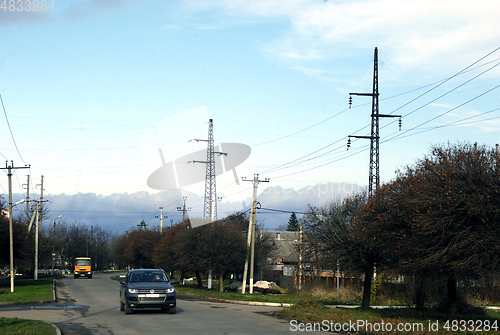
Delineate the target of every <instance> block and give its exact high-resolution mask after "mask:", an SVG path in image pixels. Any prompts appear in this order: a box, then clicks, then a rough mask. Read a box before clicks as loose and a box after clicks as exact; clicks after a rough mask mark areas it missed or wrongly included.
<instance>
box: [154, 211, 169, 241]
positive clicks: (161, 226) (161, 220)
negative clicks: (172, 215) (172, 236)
mask: <svg viewBox="0 0 500 335" xmlns="http://www.w3.org/2000/svg"><path fill="white" fill-rule="evenodd" d="M159 209H160V216H155V218H157V219H160V234H162V232H163V219H164V218H168V216H163V207H159Z"/></svg>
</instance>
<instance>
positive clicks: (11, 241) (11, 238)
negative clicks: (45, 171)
mask: <svg viewBox="0 0 500 335" xmlns="http://www.w3.org/2000/svg"><path fill="white" fill-rule="evenodd" d="M29 168H30V166H29V165H26V166H23V167H14V162H13V161H10V165H8V161H6V162H5V168H2V170H7V176H8V178H9V245H10V247H9V249H10V250H9V251H10V292H14V234H13V229H12V169H29Z"/></svg>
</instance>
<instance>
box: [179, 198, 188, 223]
mask: <svg viewBox="0 0 500 335" xmlns="http://www.w3.org/2000/svg"><path fill="white" fill-rule="evenodd" d="M186 200H187V197H182V201H183V202H184V204H183V206H182V207H177V210H178V211H179V212H180V211H182V222H184V221H186V211H190V210H191V207H187V208H186Z"/></svg>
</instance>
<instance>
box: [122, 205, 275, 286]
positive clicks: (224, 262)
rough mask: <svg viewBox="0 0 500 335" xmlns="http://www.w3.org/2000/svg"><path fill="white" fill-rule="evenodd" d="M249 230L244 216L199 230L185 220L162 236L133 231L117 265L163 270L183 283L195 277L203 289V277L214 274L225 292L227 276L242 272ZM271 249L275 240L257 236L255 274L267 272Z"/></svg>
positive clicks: (155, 231)
mask: <svg viewBox="0 0 500 335" xmlns="http://www.w3.org/2000/svg"><path fill="white" fill-rule="evenodd" d="M247 230H248V216H247V215H245V214H242V213H237V214H234V215H230V216H228V217H227V218H225V219H222V220H219V221H216V222H213V223H210V224H207V225H203V226H200V227H197V228H191V226H190V223H189V220H186V221H185V222H182V223H180V224H177V225H174V226H173V227H170V228H167V230H166V232H165V233H163V234H160V232H159V231H158V229H152V230H140V229H134V230H131V231H129V232H128V233H126V234H124V235H122V236H121V237H119V238H118V241H117V243H116V245H115V247H114V251H115V255H116V262H117V263H118V265H119V266H120V267H129V268H141V267H161V268H164V269H166V270H167V271H170V272H171V273H172V274H173V273H174V271H175V272H177V273H180V276H181V278H180V279H181V280H183V279H184V278H186V277H187V276H189V275H194V276H195V277H196V279H197V284H198V286H199V287H200V288H201V287H202V276H205V275H206V274H207V273H209V272H212V273H213V275H215V276H216V277H217V278H218V279H219V290H220V291H222V290H223V289H224V288H223V282H224V279H225V278H226V277H227V276H228V275H231V274H236V275H238V274H240V273H241V272H242V271H243V267H244V262H245V257H246V256H247V242H246V237H245V232H246V231H247ZM272 248H273V243H272V240H270V239H269V238H267V237H266V236H264V235H262V234H257V236H256V242H255V250H256V253H255V264H256V271H260V270H264V268H265V266H266V264H267V262H266V261H267V257H268V255H269V253H270V251H271V249H272Z"/></svg>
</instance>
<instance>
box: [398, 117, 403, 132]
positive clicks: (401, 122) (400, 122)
mask: <svg viewBox="0 0 500 335" xmlns="http://www.w3.org/2000/svg"><path fill="white" fill-rule="evenodd" d="M402 124H403V121H402V120H401V117H399V131H401V126H402Z"/></svg>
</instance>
